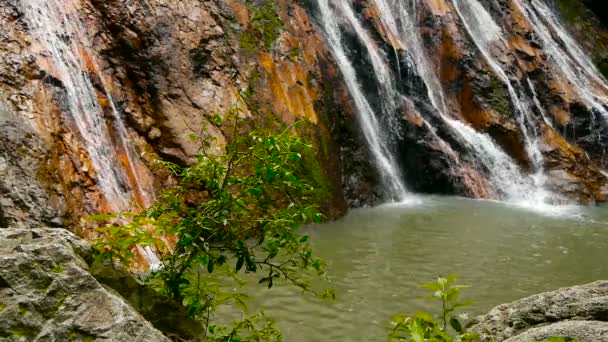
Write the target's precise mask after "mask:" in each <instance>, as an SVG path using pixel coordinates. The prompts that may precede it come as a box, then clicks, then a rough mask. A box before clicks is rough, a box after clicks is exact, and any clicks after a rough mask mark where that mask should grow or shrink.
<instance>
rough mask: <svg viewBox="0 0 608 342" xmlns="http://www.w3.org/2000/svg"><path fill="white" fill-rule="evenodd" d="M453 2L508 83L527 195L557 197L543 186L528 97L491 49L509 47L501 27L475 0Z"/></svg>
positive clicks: (543, 198)
mask: <svg viewBox="0 0 608 342" xmlns="http://www.w3.org/2000/svg"><path fill="white" fill-rule="evenodd" d="M453 3H454V7H455V9H456V12H457V13H458V16H459V17H460V18H461V20H462V23H463V25H464V27H465V28H466V30H467V32H468V33H469V36H470V37H471V39H472V40H473V42H474V43H475V46H476V47H477V49H478V50H479V52H480V53H481V55H482V56H483V58H484V60H485V61H486V62H487V63H488V65H489V66H490V68H491V69H492V71H493V72H494V74H495V75H496V76H497V77H498V78H499V79H500V81H501V82H502V83H503V84H504V85H505V86H506V87H507V91H508V93H509V97H510V99H511V103H512V104H513V106H514V109H515V114H516V115H515V118H516V120H517V123H518V124H519V128H520V131H521V133H522V136H523V138H524V142H525V147H526V151H527V153H528V157H529V159H530V161H531V163H532V167H533V169H534V174H533V176H532V180H533V181H534V184H535V187H534V188H535V191H534V193H532V196H531V197H530V198H528V199H531V200H535V201H541V202H553V201H557V200H558V198H557V196H556V195H555V194H552V193H550V192H549V191H547V190H545V189H544V183H545V181H546V176H545V174H544V158H543V155H542V153H541V151H540V147H539V140H540V136H539V134H538V132H537V129H536V126H537V124H538V122H537V120H535V118H534V117H533V116H532V110H531V109H530V108H529V105H528V103H527V101H528V100H527V99H526V98H525V97H524V96H523V95H521V94H520V93H518V92H517V91H516V90H515V88H514V87H513V85H512V84H511V81H510V80H509V77H508V76H507V72H506V71H505V70H503V68H502V66H501V63H500V62H499V61H498V59H497V58H496V56H494V55H493V53H492V51H493V49H497V48H499V47H503V48H505V49H507V48H508V44H507V43H506V41H505V40H504V37H503V33H502V29H501V28H500V27H499V26H498V25H497V24H496V22H494V19H493V18H492V16H491V15H490V14H489V13H488V12H487V11H486V9H485V8H484V7H483V6H482V5H481V4H480V3H479V2H478V1H477V0H453ZM519 88H521V86H520V87H519Z"/></svg>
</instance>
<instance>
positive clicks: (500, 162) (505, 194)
mask: <svg viewBox="0 0 608 342" xmlns="http://www.w3.org/2000/svg"><path fill="white" fill-rule="evenodd" d="M416 1H417V0H407V1H401V2H396V3H394V4H393V6H390V5H388V4H387V3H386V0H375V1H374V2H375V4H376V6H377V8H378V9H379V11H380V13H381V16H380V19H381V21H382V22H383V23H384V25H386V26H387V28H388V29H389V30H391V31H392V32H393V35H395V36H396V37H399V39H400V44H401V45H402V46H403V47H405V48H406V49H407V51H408V52H409V53H410V55H411V56H412V58H413V59H414V61H415V63H416V65H415V67H416V69H417V70H416V71H417V74H418V75H420V77H421V78H422V79H423V81H424V83H425V85H426V88H427V92H428V94H427V95H428V98H429V99H430V101H431V104H432V105H433V107H434V108H435V110H436V111H437V112H438V113H439V115H440V116H441V118H442V119H443V120H444V122H445V123H446V124H447V125H448V127H449V128H450V129H451V130H453V132H454V133H456V134H457V136H459V137H460V139H461V142H463V143H464V144H465V146H466V147H467V148H468V150H469V152H470V153H471V155H472V157H473V159H474V160H475V162H476V163H477V164H479V166H480V167H481V168H482V169H483V170H485V171H486V172H487V175H488V178H489V179H490V181H491V183H492V185H493V186H494V187H495V188H496V189H495V190H496V191H497V192H498V193H499V195H500V196H501V198H502V199H504V200H510V201H522V202H523V201H530V202H534V201H541V202H542V201H544V200H545V194H544V191H542V190H541V189H539V188H538V187H537V186H535V181H534V180H533V179H531V178H527V177H525V176H524V175H523V174H522V173H521V171H520V170H519V167H518V166H517V164H516V163H515V162H514V161H513V160H512V159H511V158H510V157H509V156H508V155H507V154H506V153H505V152H504V151H503V150H502V149H501V148H500V147H499V146H498V145H497V144H496V143H494V141H493V140H492V138H491V137H490V136H488V135H487V134H483V133H480V132H477V131H475V129H473V128H472V127H470V126H469V125H467V124H465V123H464V122H462V121H459V120H456V119H454V118H452V117H451V116H450V115H449V111H448V109H447V105H446V102H445V94H444V92H443V87H442V85H441V82H440V80H439V77H438V75H437V71H436V70H435V68H433V66H432V65H431V59H430V58H429V56H428V55H427V53H426V51H425V49H424V47H423V45H422V40H421V37H420V34H419V32H418V28H417V27H416V25H417V21H416ZM395 16H397V18H395ZM397 23H398V24H397ZM488 34H489V35H492V28H491V27H490V28H489V29H488Z"/></svg>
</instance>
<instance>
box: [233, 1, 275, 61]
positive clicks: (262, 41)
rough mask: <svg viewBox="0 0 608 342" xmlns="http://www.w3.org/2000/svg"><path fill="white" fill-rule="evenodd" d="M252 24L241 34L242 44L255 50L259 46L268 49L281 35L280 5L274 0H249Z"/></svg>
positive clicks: (248, 48) (245, 47) (247, 48)
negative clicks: (259, 0)
mask: <svg viewBox="0 0 608 342" xmlns="http://www.w3.org/2000/svg"><path fill="white" fill-rule="evenodd" d="M247 5H248V7H249V12H250V16H251V19H250V25H249V27H248V28H247V30H245V31H244V32H243V33H242V34H241V39H240V40H241V46H242V47H243V48H244V49H246V50H249V51H255V50H256V49H257V48H258V47H259V46H262V47H263V48H265V49H266V50H268V49H270V47H271V46H272V44H274V42H275V41H276V40H277V39H279V37H280V36H281V30H282V29H283V21H282V20H281V17H280V15H279V10H278V6H277V4H276V3H275V1H274V0H263V1H261V2H260V3H258V2H256V3H255V4H254V3H253V1H250V0H248V1H247Z"/></svg>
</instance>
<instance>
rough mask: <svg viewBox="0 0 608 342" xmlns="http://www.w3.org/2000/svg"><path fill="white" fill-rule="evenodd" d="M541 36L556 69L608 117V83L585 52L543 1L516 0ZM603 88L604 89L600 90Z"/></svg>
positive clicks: (574, 89)
mask: <svg viewBox="0 0 608 342" xmlns="http://www.w3.org/2000/svg"><path fill="white" fill-rule="evenodd" d="M514 3H515V4H516V5H517V7H518V8H519V10H520V11H521V12H522V13H523V15H524V17H525V18H526V19H527V20H528V22H529V24H530V25H531V26H532V27H533V28H534V32H535V33H536V35H537V36H538V37H539V38H540V40H541V42H542V46H543V51H544V52H545V53H546V54H547V55H548V58H549V61H550V62H552V63H551V65H552V67H553V69H554V71H555V73H556V76H557V77H560V78H561V79H562V80H564V81H565V83H566V84H567V85H568V86H569V87H571V89H572V90H573V91H574V92H575V93H576V95H577V96H578V97H579V98H580V99H581V100H582V101H583V102H584V104H585V105H586V106H587V107H588V108H589V109H592V110H597V111H598V112H599V113H601V114H602V115H603V116H604V117H605V118H606V119H608V97H607V96H608V84H607V83H606V80H605V79H604V78H603V77H602V76H601V75H600V73H599V72H598V70H597V68H596V67H595V66H594V65H593V62H592V61H591V59H590V58H589V57H588V55H587V54H586V53H584V52H583V51H582V49H581V48H580V47H579V46H578V45H577V44H576V42H575V41H574V40H573V39H572V38H571V37H570V35H569V34H568V33H567V32H566V30H565V29H564V28H563V27H562V25H561V24H560V23H559V20H557V18H556V17H555V14H554V13H553V11H552V10H551V9H550V8H549V7H548V6H547V5H546V4H545V3H543V2H542V1H538V0H531V1H521V0H514ZM599 90H601V91H599Z"/></svg>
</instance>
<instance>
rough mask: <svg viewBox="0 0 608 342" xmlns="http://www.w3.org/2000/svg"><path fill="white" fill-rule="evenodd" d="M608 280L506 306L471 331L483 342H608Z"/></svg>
mask: <svg viewBox="0 0 608 342" xmlns="http://www.w3.org/2000/svg"><path fill="white" fill-rule="evenodd" d="M607 321H608V281H597V282H594V283H591V284H588V285H583V286H574V287H570V288H563V289H559V290H556V291H551V292H546V293H541V294H537V295H533V296H530V297H527V298H524V299H521V300H518V301H516V302H513V303H510V304H502V305H499V306H497V307H496V308H494V309H492V310H491V311H490V312H489V313H488V314H486V315H484V316H481V317H479V318H478V323H476V324H475V325H473V326H472V327H471V328H470V331H471V332H475V333H477V334H479V336H480V337H481V338H482V340H483V341H490V340H494V341H511V342H513V341H527V340H529V339H530V338H533V339H535V338H537V337H538V338H540V339H543V338H545V337H542V336H547V337H551V336H562V337H570V338H575V339H577V340H579V341H581V342H585V341H589V342H597V341H608V335H607V331H608V330H607V329H608V323H606V322H607Z"/></svg>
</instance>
